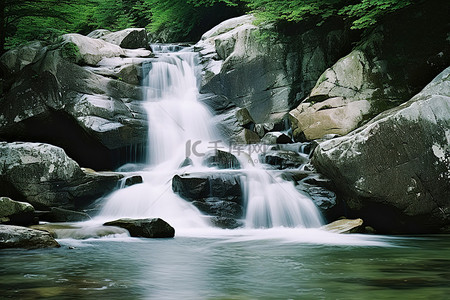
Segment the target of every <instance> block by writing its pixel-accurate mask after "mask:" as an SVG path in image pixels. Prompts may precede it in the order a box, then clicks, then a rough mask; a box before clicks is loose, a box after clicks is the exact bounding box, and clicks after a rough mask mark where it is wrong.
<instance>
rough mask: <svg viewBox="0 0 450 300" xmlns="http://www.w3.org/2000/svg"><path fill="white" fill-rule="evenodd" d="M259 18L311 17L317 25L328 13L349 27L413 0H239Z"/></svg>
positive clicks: (369, 23)
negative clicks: (343, 21) (345, 22)
mask: <svg viewBox="0 0 450 300" xmlns="http://www.w3.org/2000/svg"><path fill="white" fill-rule="evenodd" d="M243 1H245V2H246V3H247V5H248V7H250V8H251V9H252V10H253V12H254V13H255V14H256V15H257V16H258V19H259V21H260V22H261V21H277V20H284V21H289V22H299V21H303V20H305V19H313V20H315V21H316V22H317V25H321V24H322V23H323V22H324V21H325V20H326V19H328V18H330V17H341V18H344V19H347V20H350V21H351V24H352V25H351V28H352V29H365V28H369V27H371V26H373V25H375V24H376V23H377V22H378V21H379V20H380V19H381V18H382V17H383V16H385V15H387V14H389V13H392V12H394V11H396V10H399V9H402V8H404V7H406V6H408V5H411V4H412V3H413V2H414V1H413V0H355V1H344V0H243Z"/></svg>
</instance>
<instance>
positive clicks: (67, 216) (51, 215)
mask: <svg viewBox="0 0 450 300" xmlns="http://www.w3.org/2000/svg"><path fill="white" fill-rule="evenodd" d="M38 216H39V221H47V222H82V221H88V220H90V219H91V217H90V216H89V215H88V214H86V213H84V212H81V211H73V210H68V209H63V208H58V207H52V208H51V209H50V211H45V212H44V211H42V212H39V213H38Z"/></svg>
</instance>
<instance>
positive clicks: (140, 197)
mask: <svg viewBox="0 0 450 300" xmlns="http://www.w3.org/2000/svg"><path fill="white" fill-rule="evenodd" d="M169 48H170V47H163V46H159V47H153V49H159V50H160V51H161V52H162V53H159V54H158V57H157V58H155V59H152V60H151V61H150V62H149V63H147V64H144V66H143V70H144V74H145V77H144V80H143V86H144V90H145V98H146V102H145V107H146V110H147V114H148V122H149V146H148V148H149V149H150V150H149V153H148V154H149V161H148V166H149V169H148V170H146V171H145V172H142V174H141V175H143V177H144V183H143V184H138V185H134V186H131V187H128V188H125V189H121V190H118V191H116V192H115V193H113V194H112V195H110V196H109V197H108V199H107V201H106V202H105V205H104V207H103V209H102V211H101V214H100V218H103V219H115V218H119V217H132V218H142V217H160V218H163V219H165V220H166V221H167V222H169V223H170V224H172V226H174V227H175V228H176V229H177V230H178V229H180V228H195V227H206V226H208V225H207V224H208V223H207V218H206V217H204V216H203V215H202V214H201V213H200V212H199V211H198V210H197V208H195V207H194V206H193V205H192V204H190V203H188V202H186V201H184V200H183V199H181V198H180V197H179V196H178V195H176V194H174V193H173V192H172V187H171V179H172V177H173V176H174V175H175V174H177V173H179V172H187V171H188V172H196V171H199V170H201V171H205V167H202V166H201V157H197V156H195V155H192V156H190V158H191V159H192V160H193V165H192V166H188V167H185V168H184V169H183V171H180V170H179V169H178V168H179V166H180V163H181V162H182V161H183V160H184V159H185V158H186V146H187V145H190V144H188V143H192V142H195V141H200V142H202V144H203V146H204V145H206V144H208V143H211V142H212V141H221V140H222V139H221V138H220V137H219V135H218V134H217V133H216V132H215V131H214V129H213V127H212V126H211V124H210V120H211V119H212V118H211V115H210V113H209V111H208V110H207V109H206V108H205V107H204V106H203V105H202V104H201V103H200V102H198V101H197V98H198V97H197V96H198V88H197V78H196V75H195V66H196V65H195V64H196V62H195V60H196V54H195V53H194V52H192V51H180V52H176V53H166V52H167V50H168V49H169ZM208 148H210V147H208ZM205 151H206V150H205ZM238 159H243V158H242V157H238ZM247 159H248V158H247ZM209 171H211V172H222V173H223V172H229V171H227V170H220V171H217V170H216V171H215V170H212V169H210V170H209ZM241 173H242V174H243V175H242V176H241V178H242V185H243V187H244V188H243V190H244V191H243V194H244V198H245V203H246V217H245V224H246V227H248V228H270V227H279V226H283V227H319V226H320V225H321V217H320V214H319V212H318V210H317V208H316V207H315V206H314V204H313V203H312V201H311V200H310V199H309V198H307V197H306V196H304V195H302V194H300V193H299V192H298V191H297V190H296V189H295V187H294V185H293V184H292V183H291V182H286V181H284V180H282V179H281V178H277V177H275V175H274V174H271V173H270V171H268V170H264V169H263V168H260V167H255V166H253V167H251V166H250V167H248V168H246V169H244V170H242V172H241Z"/></svg>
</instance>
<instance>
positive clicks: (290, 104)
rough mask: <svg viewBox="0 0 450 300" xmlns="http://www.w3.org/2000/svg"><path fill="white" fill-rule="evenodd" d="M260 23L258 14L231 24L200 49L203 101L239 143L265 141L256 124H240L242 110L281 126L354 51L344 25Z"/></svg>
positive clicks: (207, 38)
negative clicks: (321, 78)
mask: <svg viewBox="0 0 450 300" xmlns="http://www.w3.org/2000/svg"><path fill="white" fill-rule="evenodd" d="M254 20H255V18H254V17H253V16H252V15H246V16H242V17H238V18H234V19H230V20H227V21H225V22H223V23H221V24H219V25H217V26H216V27H214V28H213V29H211V30H210V31H208V32H206V33H205V34H204V35H203V36H202V39H201V41H200V42H198V43H197V44H196V46H195V47H196V49H197V50H198V51H199V53H200V61H201V66H202V83H201V89H200V92H201V93H202V94H205V96H204V97H203V101H204V102H205V104H207V105H209V106H210V107H211V108H212V110H213V111H214V112H215V114H216V122H217V124H220V125H219V126H220V127H221V130H222V133H223V135H224V136H225V137H228V138H229V139H230V140H232V141H235V142H244V143H251V142H258V141H259V137H258V135H257V134H252V132H254V131H255V129H254V127H253V126H245V125H242V124H239V123H240V122H239V121H238V120H237V116H236V115H237V111H239V110H240V109H246V110H247V111H248V113H249V116H250V117H251V118H252V120H253V121H254V123H255V124H261V126H262V124H267V123H277V122H280V121H281V120H282V119H283V118H284V117H285V116H286V114H287V113H288V112H289V110H291V109H292V108H294V107H295V106H296V105H298V103H299V101H300V100H301V99H303V98H304V97H306V96H307V95H308V93H309V92H310V90H311V88H312V87H313V86H314V84H315V82H316V80H317V78H319V76H320V74H321V73H322V72H323V71H325V70H326V69H327V68H328V67H330V66H331V65H332V64H333V63H334V62H336V60H338V59H339V58H340V57H342V56H343V55H344V54H345V53H346V52H347V51H349V49H350V41H349V37H348V33H347V32H346V31H344V30H342V29H341V28H343V27H342V26H340V24H331V23H327V24H324V25H323V26H321V27H313V28H301V29H299V28H296V29H295V30H294V31H292V29H293V28H284V29H283V28H275V27H274V26H273V25H270V24H269V25H268V24H265V25H264V24H263V25H258V26H255V25H254V24H253V22H254ZM275 37H276V38H275ZM347 53H348V52H347ZM261 126H260V127H261ZM285 129H287V128H285ZM285 129H284V128H283V129H282V130H285ZM263 135H264V134H263V133H262V136H263Z"/></svg>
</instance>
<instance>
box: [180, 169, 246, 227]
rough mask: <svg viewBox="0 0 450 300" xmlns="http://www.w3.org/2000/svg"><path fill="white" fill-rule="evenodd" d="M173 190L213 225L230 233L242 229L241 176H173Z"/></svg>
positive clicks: (212, 174)
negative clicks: (238, 228) (203, 214)
mask: <svg viewBox="0 0 450 300" xmlns="http://www.w3.org/2000/svg"><path fill="white" fill-rule="evenodd" d="M172 189H173V191H174V192H175V193H177V194H178V195H180V197H182V198H183V199H185V200H187V201H190V202H192V204H193V205H195V206H196V207H197V208H198V209H199V210H200V211H202V212H203V213H205V214H207V215H210V216H213V217H214V218H211V222H212V224H213V225H215V226H217V227H221V228H229V229H233V228H236V227H239V226H241V225H242V224H241V223H240V222H239V221H238V219H241V218H242V217H243V212H244V206H243V205H244V204H243V198H242V189H241V184H240V176H239V175H232V174H226V173H224V174H217V173H201V174H189V175H182V176H179V175H175V176H174V178H173V179H172Z"/></svg>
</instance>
